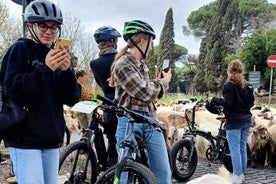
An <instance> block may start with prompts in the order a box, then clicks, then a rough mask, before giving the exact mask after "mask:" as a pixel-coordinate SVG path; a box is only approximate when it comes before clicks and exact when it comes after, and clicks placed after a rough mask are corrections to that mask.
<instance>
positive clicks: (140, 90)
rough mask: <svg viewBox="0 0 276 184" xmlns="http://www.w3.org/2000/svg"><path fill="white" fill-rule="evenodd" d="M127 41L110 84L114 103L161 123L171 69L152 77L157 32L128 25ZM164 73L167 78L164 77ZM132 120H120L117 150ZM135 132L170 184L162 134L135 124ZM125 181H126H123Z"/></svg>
mask: <svg viewBox="0 0 276 184" xmlns="http://www.w3.org/2000/svg"><path fill="white" fill-rule="evenodd" d="M123 38H124V40H125V41H126V42H127V46H126V47H124V48H123V49H122V50H121V51H120V52H119V53H118V54H117V55H116V57H115V61H114V62H113V64H112V66H111V77H110V78H109V85H110V86H114V87H115V99H114V101H115V102H116V103H118V105H122V106H123V107H126V108H128V109H131V110H134V111H136V112H138V113H140V114H143V115H145V116H147V117H149V118H152V119H155V120H157V117H156V107H155V104H154V103H155V102H156V101H157V100H158V99H160V98H161V97H162V96H163V94H164V93H165V91H166V90H167V89H168V83H169V82H170V80H171V76H172V74H171V69H170V70H169V71H168V72H167V73H166V72H164V71H160V73H159V75H158V77H157V78H156V79H154V80H151V79H150V78H149V75H148V72H149V69H148V67H147V65H146V58H147V56H148V55H149V53H150V51H151V50H152V47H153V39H154V38H155V33H154V30H153V29H152V27H151V26H150V25H149V24H147V23H145V22H143V21H140V20H133V21H129V22H126V23H125V26H124V31H123ZM161 72H162V74H163V78H161ZM127 123H128V118H127V116H126V115H124V116H120V117H118V126H117V131H116V139H117V150H119V145H120V143H121V142H122V141H123V140H124V139H125V132H126V126H127ZM134 132H135V134H136V135H138V136H140V137H143V138H144V140H145V142H146V149H147V153H148V160H149V167H150V169H151V170H152V171H153V173H154V174H155V175H156V176H157V178H158V180H159V183H160V184H170V183H172V179H171V170H170V164H169V158H168V152H167V147H166V143H165V139H164V136H163V134H162V133H161V132H159V131H157V130H156V129H155V128H153V127H152V126H150V125H149V124H147V123H139V122H137V123H134ZM121 181H122V180H121Z"/></svg>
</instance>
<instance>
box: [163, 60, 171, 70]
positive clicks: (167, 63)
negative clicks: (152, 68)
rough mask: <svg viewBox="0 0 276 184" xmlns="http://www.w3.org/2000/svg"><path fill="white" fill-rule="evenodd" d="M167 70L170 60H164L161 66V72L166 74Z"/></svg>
mask: <svg viewBox="0 0 276 184" xmlns="http://www.w3.org/2000/svg"><path fill="white" fill-rule="evenodd" d="M169 69H170V60H168V59H164V61H163V65H162V70H163V71H164V72H168V71H169Z"/></svg>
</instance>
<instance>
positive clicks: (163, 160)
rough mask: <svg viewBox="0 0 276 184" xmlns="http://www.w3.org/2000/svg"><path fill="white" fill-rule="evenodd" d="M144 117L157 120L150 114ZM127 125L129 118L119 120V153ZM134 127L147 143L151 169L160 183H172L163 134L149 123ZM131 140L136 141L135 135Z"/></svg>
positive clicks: (138, 124) (117, 132) (117, 136)
mask: <svg viewBox="0 0 276 184" xmlns="http://www.w3.org/2000/svg"><path fill="white" fill-rule="evenodd" d="M139 113H142V112H139ZM143 115H146V116H148V117H150V118H151V119H156V120H157V117H156V116H155V115H152V114H148V113H143ZM127 123H128V119H127V117H125V116H123V117H119V118H118V126H117V131H116V139H117V145H116V147H117V150H118V153H119V145H120V143H121V142H122V141H124V140H125V135H126V128H127ZM133 125H134V126H133V127H134V130H133V131H134V133H135V135H137V136H139V137H142V138H144V140H145V141H146V149H147V154H148V161H149V167H150V169H151V171H152V172H153V173H154V174H155V176H156V177H157V179H158V181H159V182H158V183H159V184H170V183H172V179H171V169H170V164H169V158H168V152H167V147H166V143H165V139H164V136H163V134H162V133H161V132H159V131H157V130H156V129H155V128H153V127H152V126H150V125H149V124H147V123H134V124H133ZM131 139H132V140H135V138H134V134H132V135H131Z"/></svg>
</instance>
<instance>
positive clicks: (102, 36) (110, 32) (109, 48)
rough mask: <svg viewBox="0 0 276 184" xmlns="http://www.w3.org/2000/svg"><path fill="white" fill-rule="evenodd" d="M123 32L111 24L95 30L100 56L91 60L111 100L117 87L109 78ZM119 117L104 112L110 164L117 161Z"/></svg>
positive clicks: (98, 82)
mask: <svg viewBox="0 0 276 184" xmlns="http://www.w3.org/2000/svg"><path fill="white" fill-rule="evenodd" d="M120 36H121V34H120V33H119V32H118V31H117V30H116V29H114V28H112V27H110V26H103V27H100V28H99V29H97V30H96V31H95V34H94V38H95V41H96V42H97V44H98V47H99V49H100V53H99V58H97V59H95V60H93V61H91V62H90V68H91V70H92V72H93V75H94V78H95V80H96V82H97V84H98V85H99V86H100V87H101V88H102V90H103V92H104V96H105V97H107V98H109V99H110V100H113V99H114V94H115V88H111V87H109V85H108V81H107V79H108V78H109V77H110V67H111V64H112V63H113V61H114V58H115V55H116V53H117V42H118V37H120ZM117 124H118V122H117V117H116V114H115V113H111V112H104V133H106V135H107V138H108V165H109V166H111V165H114V164H115V163H116V162H117V157H118V155H117V151H116V139H115V133H116V128H117Z"/></svg>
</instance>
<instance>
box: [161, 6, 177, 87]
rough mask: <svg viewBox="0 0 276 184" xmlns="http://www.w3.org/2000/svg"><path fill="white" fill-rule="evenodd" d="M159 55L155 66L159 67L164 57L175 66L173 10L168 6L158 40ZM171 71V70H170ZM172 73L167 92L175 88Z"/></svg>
mask: <svg viewBox="0 0 276 184" xmlns="http://www.w3.org/2000/svg"><path fill="white" fill-rule="evenodd" d="M159 51H160V52H159V55H158V59H157V66H158V67H159V68H160V67H161V65H162V62H163V60H164V59H168V60H170V66H171V68H172V71H173V69H174V68H175V60H176V58H175V53H176V48H175V44H174V22H173V10H172V8H170V9H169V10H168V11H167V14H166V19H165V24H164V27H163V29H162V32H161V36H160V42H159ZM172 73H173V72H172ZM174 79H175V77H174V73H173V76H172V80H171V82H170V88H169V92H175V91H176V89H177V84H176V81H174Z"/></svg>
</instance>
